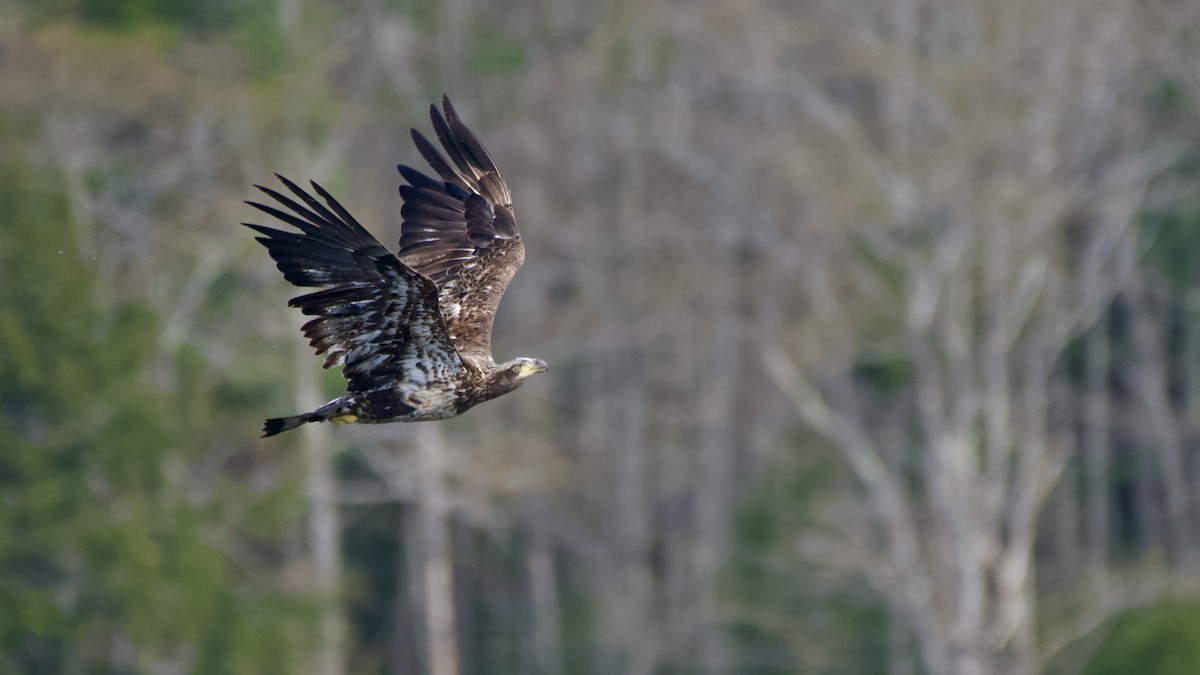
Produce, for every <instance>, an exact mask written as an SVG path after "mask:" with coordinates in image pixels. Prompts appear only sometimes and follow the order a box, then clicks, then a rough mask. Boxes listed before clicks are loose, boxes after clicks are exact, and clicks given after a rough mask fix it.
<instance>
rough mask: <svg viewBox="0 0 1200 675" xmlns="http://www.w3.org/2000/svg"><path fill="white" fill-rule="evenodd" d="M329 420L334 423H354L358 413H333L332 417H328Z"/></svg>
mask: <svg viewBox="0 0 1200 675" xmlns="http://www.w3.org/2000/svg"><path fill="white" fill-rule="evenodd" d="M329 421H330V422H333V423H334V424H354V423H355V422H357V421H358V415H355V414H354V413H343V414H341V415H334V416H333V417H330V418H329Z"/></svg>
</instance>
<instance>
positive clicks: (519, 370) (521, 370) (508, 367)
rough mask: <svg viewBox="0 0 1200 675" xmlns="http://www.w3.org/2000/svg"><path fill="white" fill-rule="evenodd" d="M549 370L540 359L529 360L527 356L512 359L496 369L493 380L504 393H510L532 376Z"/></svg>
mask: <svg viewBox="0 0 1200 675" xmlns="http://www.w3.org/2000/svg"><path fill="white" fill-rule="evenodd" d="M547 370H550V367H549V366H547V365H546V362H545V361H543V360H541V359H531V358H529V357H527V356H522V357H520V358H516V359H513V360H512V361H509V362H508V363H504V364H502V365H501V366H500V367H499V368H497V369H496V374H495V375H493V376H492V377H493V379H495V380H498V381H499V382H500V383H501V386H502V387H503V388H504V389H505V391H512V390H513V389H516V388H517V387H519V386H521V383H522V382H524V381H525V380H526V379H528V378H529V377H531V376H533V375H537V374H538V373H544V372H546V371H547Z"/></svg>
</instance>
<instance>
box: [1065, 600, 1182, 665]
mask: <svg viewBox="0 0 1200 675" xmlns="http://www.w3.org/2000/svg"><path fill="white" fill-rule="evenodd" d="M1197 664H1200V601H1196V600H1169V601H1164V602H1160V603H1158V604H1155V605H1152V606H1150V607H1146V608H1143V609H1136V610H1132V611H1129V612H1126V613H1125V614H1124V615H1122V616H1121V618H1120V619H1118V620H1117V622H1116V625H1114V626H1113V628H1112V631H1111V632H1110V633H1109V635H1108V637H1107V638H1105V640H1104V642H1103V643H1101V645H1100V648H1099V649H1097V650H1096V653H1095V655H1094V656H1093V657H1092V659H1091V661H1090V662H1088V664H1087V667H1086V668H1084V671H1083V672H1084V675H1125V674H1126V673H1139V675H1190V674H1191V673H1195V672H1196V668H1197Z"/></svg>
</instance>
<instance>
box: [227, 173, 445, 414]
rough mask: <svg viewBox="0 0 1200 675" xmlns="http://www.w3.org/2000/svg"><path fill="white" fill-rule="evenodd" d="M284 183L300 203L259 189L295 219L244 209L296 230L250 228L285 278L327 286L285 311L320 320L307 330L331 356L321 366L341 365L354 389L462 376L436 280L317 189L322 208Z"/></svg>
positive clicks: (268, 209) (312, 340) (321, 351)
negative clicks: (293, 310) (403, 259)
mask: <svg viewBox="0 0 1200 675" xmlns="http://www.w3.org/2000/svg"><path fill="white" fill-rule="evenodd" d="M279 179H280V180H281V181H283V183H284V185H286V186H287V188H288V189H289V190H290V191H291V192H292V193H293V194H295V195H296V196H297V197H299V198H300V200H301V201H303V202H304V204H303V205H301V204H299V203H297V202H296V201H294V200H292V199H290V198H289V197H286V196H284V195H282V194H280V193H278V192H276V191H274V190H271V189H269V188H265V187H262V186H257V187H258V188H259V189H260V190H262V191H263V192H264V193H266V194H267V195H268V196H270V197H272V198H273V199H275V201H277V202H279V204H280V205H282V206H284V207H286V208H287V209H288V210H289V211H291V213H288V212H286V211H282V210H280V209H277V208H274V207H272V206H267V205H264V204H259V203H256V202H247V203H248V204H250V205H251V206H253V207H255V208H257V209H259V210H260V211H263V212H264V213H267V214H269V215H271V216H274V217H275V218H278V219H279V220H281V221H283V222H285V223H287V224H289V225H291V226H293V227H295V228H296V229H298V230H300V233H299V234H297V233H295V232H285V231H282V230H276V229H272V228H269V227H263V226H261V225H252V224H250V223H245V225H246V226H247V227H249V228H251V229H253V230H255V231H256V232H258V233H260V234H262V235H263V236H261V237H258V238H257V240H258V241H259V242H261V243H262V244H263V246H265V247H266V248H267V251H268V252H269V253H270V254H271V257H272V258H274V259H275V263H276V266H277V267H278V268H279V270H280V271H281V272H283V277H284V278H285V279H287V280H288V281H290V282H291V283H293V284H295V285H296V286H316V287H323V290H320V291H317V292H315V293H309V294H307V295H301V296H298V297H295V298H292V299H291V300H290V301H288V304H289V305H290V306H292V307H299V308H300V311H302V312H304V313H305V314H308V315H311V316H315V317H316V318H314V319H313V320H311V321H309V322H308V323H306V324H304V335H305V337H307V338H308V339H309V344H311V345H312V346H313V347H314V348H316V350H317V354H324V355H325V367H326V368H332V367H336V366H341V367H342V374H343V375H344V376H345V377H346V379H347V380H348V381H349V389H350V391H365V390H370V389H374V388H376V387H378V386H381V385H384V384H387V383H389V382H394V381H396V380H406V381H426V382H432V381H445V380H448V379H451V378H453V377H454V376H455V375H457V374H459V373H461V371H462V368H463V362H462V359H461V358H460V356H459V354H458V352H457V351H456V350H455V348H454V345H453V343H452V342H451V340H450V336H449V334H448V333H447V332H446V326H445V324H444V323H443V321H442V317H441V314H440V313H439V309H438V290H437V287H436V286H435V284H434V283H433V281H431V280H430V279H428V278H427V277H425V276H423V275H422V274H420V273H419V272H416V271H414V270H413V269H411V268H410V267H408V266H407V265H405V264H404V263H402V262H400V260H399V259H398V258H396V256H394V255H393V254H392V253H391V252H390V251H388V250H387V249H386V248H384V246H383V245H382V244H380V243H379V242H378V241H377V240H376V239H375V238H374V237H373V236H371V234H370V233H369V232H367V231H366V229H364V228H363V227H362V225H360V224H358V222H357V221H356V220H355V219H354V218H353V217H352V216H351V215H350V214H349V213H348V212H347V211H346V210H345V209H344V208H342V205H341V204H339V203H338V202H337V200H335V199H334V198H333V197H331V196H330V195H329V193H328V192H326V191H325V190H324V189H322V188H321V186H319V185H317V184H316V183H313V184H312V186H313V189H314V190H316V192H317V193H318V194H319V195H320V196H321V197H322V198H323V199H324V200H325V204H321V203H320V202H318V201H317V200H316V199H315V198H313V197H312V196H311V195H309V194H308V193H307V192H305V191H304V190H302V189H301V188H299V187H298V186H296V185H295V184H293V183H292V182H291V181H289V180H287V179H286V178H284V177H283V176H279Z"/></svg>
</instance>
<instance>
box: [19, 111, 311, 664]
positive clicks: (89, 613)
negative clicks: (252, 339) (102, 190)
mask: <svg viewBox="0 0 1200 675" xmlns="http://www.w3.org/2000/svg"><path fill="white" fill-rule="evenodd" d="M5 136H6V137H7V138H8V139H10V141H11V139H13V138H14V135H12V134H5ZM8 147H9V149H10V150H11V149H12V147H13V146H12V144H10V145H9V146H8ZM62 195H63V190H62V184H61V180H60V178H59V176H58V175H57V174H56V173H55V172H54V171H51V170H46V169H39V168H34V167H32V166H29V165H27V164H25V163H24V162H23V161H22V158H21V157H20V156H19V153H17V152H6V153H4V156H3V157H0V220H2V221H3V223H4V236H3V237H0V289H2V291H0V292H2V293H3V297H4V301H3V302H0V373H4V374H5V376H4V377H3V378H0V448H2V451H0V499H3V503H4V508H3V509H0V568H2V569H3V570H4V573H3V574H2V575H0V653H2V656H0V672H4V673H32V672H37V673H48V674H49V673H60V672H63V673H65V672H93V673H141V672H162V671H163V670H165V669H170V670H173V671H175V672H189V671H192V670H198V671H203V672H225V673H245V674H247V675H248V674H250V673H291V672H295V668H296V666H297V663H296V660H295V659H296V657H297V655H300V654H302V653H303V652H302V651H300V650H299V647H300V646H301V645H303V644H305V642H306V641H307V637H306V636H307V634H308V631H307V629H306V625H307V623H306V619H307V617H308V616H309V614H308V612H307V610H305V605H306V603H305V602H304V601H302V600H296V599H291V600H289V599H288V596H286V595H284V594H283V593H281V592H279V591H278V590H273V589H272V587H271V586H270V585H263V584H256V583H253V582H249V583H248V580H247V579H246V578H245V577H244V576H243V575H242V573H240V572H239V571H237V570H236V569H235V568H234V566H233V564H231V562H232V561H231V560H230V559H229V558H228V557H226V555H225V554H223V553H222V552H221V550H219V549H218V548H217V547H216V546H215V545H214V544H216V543H218V542H221V541H225V540H226V539H227V537H226V536H222V535H221V534H220V532H221V531H222V529H223V528H222V527H221V521H222V519H223V517H224V516H223V511H224V510H225V509H226V508H227V507H226V506H220V507H218V506H217V505H210V504H206V503H205V502H204V501H203V500H200V501H197V496H196V495H195V494H194V493H193V491H192V490H189V489H188V487H189V484H190V482H191V481H192V480H193V479H194V477H193V476H191V475H190V473H191V468H190V465H191V463H192V462H193V461H195V460H197V459H198V458H199V457H200V453H201V452H202V451H203V449H204V444H203V439H204V438H205V437H206V433H205V432H204V430H202V429H198V428H197V427H196V426H195V425H194V421H195V419H196V418H198V419H200V420H203V419H204V418H205V415H204V414H203V412H202V411H203V409H204V408H205V406H210V405H211V403H209V402H208V401H207V400H206V397H204V396H196V392H194V391H185V390H183V389H180V390H166V391H164V390H162V389H161V388H159V387H156V386H154V385H153V384H152V382H153V378H152V375H153V373H154V371H153V369H152V366H153V365H154V364H155V360H154V359H153V358H152V356H153V355H154V354H155V353H156V349H157V335H156V329H155V320H154V317H153V316H152V315H151V314H150V313H149V312H147V311H146V310H144V309H141V308H138V307H136V306H133V305H120V306H116V307H113V308H111V309H103V310H102V309H97V308H96V307H95V306H93V298H92V287H93V275H92V272H91V270H90V269H89V267H88V265H86V264H84V263H83V262H81V261H80V259H79V256H78V252H77V250H76V247H75V244H74V232H73V229H72V225H71V219H70V215H69V210H68V207H67V202H66V200H65V199H64V197H63V196H62Z"/></svg>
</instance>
